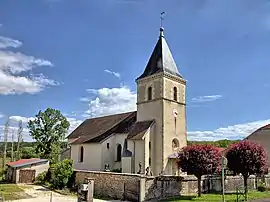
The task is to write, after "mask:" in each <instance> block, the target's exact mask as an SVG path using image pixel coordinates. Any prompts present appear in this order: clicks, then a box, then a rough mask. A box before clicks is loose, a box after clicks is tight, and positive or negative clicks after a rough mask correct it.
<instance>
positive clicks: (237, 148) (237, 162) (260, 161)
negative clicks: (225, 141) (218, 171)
mask: <svg viewBox="0 0 270 202" xmlns="http://www.w3.org/2000/svg"><path fill="white" fill-rule="evenodd" d="M226 157H227V159H228V164H227V166H228V168H229V169H230V170H232V171H233V172H234V173H235V174H240V173H241V174H242V175H243V178H244V186H245V195H246V196H247V192H248V190H247V179H248V177H249V176H250V175H253V174H261V173H263V172H265V170H266V160H267V156H266V152H265V150H264V148H263V147H262V146H261V145H259V144H258V143H255V142H251V141H248V140H244V141H241V142H239V143H235V144H233V145H232V146H231V147H230V148H229V149H228V152H227V155H226Z"/></svg>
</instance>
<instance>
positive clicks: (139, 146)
mask: <svg viewBox="0 0 270 202" xmlns="http://www.w3.org/2000/svg"><path fill="white" fill-rule="evenodd" d="M144 149H145V143H144V140H135V154H134V155H135V156H134V157H135V164H134V166H135V173H137V172H138V171H139V163H140V162H141V164H142V170H141V172H142V173H144V171H145V169H144V168H145V158H144V153H145V151H144Z"/></svg>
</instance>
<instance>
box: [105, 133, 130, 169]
mask: <svg viewBox="0 0 270 202" xmlns="http://www.w3.org/2000/svg"><path fill="white" fill-rule="evenodd" d="M126 137H127V134H126V133H121V134H120V133H116V134H113V135H112V136H111V137H109V138H108V139H106V140H105V141H103V142H102V168H103V169H104V167H105V164H109V166H110V169H111V170H113V169H120V168H121V167H122V166H121V158H120V161H117V146H118V145H121V148H122V150H121V154H122V151H123V146H124V142H125V139H126Z"/></svg>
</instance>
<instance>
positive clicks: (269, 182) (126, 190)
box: [75, 170, 270, 201]
mask: <svg viewBox="0 0 270 202" xmlns="http://www.w3.org/2000/svg"><path fill="white" fill-rule="evenodd" d="M75 172H76V184H80V183H83V182H84V180H85V178H93V179H94V194H95V195H96V196H102V197H108V198H113V199H126V200H134V201H145V200H155V201H156V200H158V199H165V198H169V197H177V196H180V195H189V194H194V193H197V178H196V177H195V176H191V175H188V176H182V177H181V176H158V177H149V176H144V175H139V174H125V173H113V172H98V171H82V170H77V171H75ZM260 180H261V181H263V182H265V183H266V186H270V176H264V177H263V179H261V178H258V179H256V178H255V177H254V176H250V177H249V179H248V187H249V190H255V189H256V181H257V182H258V181H260ZM237 189H241V190H243V178H242V177H241V176H226V179H225V191H226V192H236V190H237ZM221 190H222V186H221V177H220V176H204V177H202V192H204V193H215V192H221Z"/></svg>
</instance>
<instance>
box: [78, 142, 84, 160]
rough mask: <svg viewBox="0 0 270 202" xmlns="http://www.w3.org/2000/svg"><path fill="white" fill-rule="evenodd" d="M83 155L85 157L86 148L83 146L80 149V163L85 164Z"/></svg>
mask: <svg viewBox="0 0 270 202" xmlns="http://www.w3.org/2000/svg"><path fill="white" fill-rule="evenodd" d="M83 155H84V148H83V146H81V148H80V158H79V162H81V163H82V162H83Z"/></svg>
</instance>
